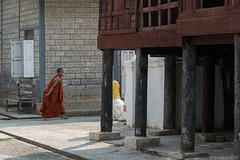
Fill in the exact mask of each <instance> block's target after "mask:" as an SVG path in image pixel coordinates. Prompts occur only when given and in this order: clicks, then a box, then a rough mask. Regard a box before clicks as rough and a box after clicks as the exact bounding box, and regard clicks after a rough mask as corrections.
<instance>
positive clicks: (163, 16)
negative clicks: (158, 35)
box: [138, 0, 178, 30]
mask: <svg viewBox="0 0 240 160" xmlns="http://www.w3.org/2000/svg"><path fill="white" fill-rule="evenodd" d="M138 14H139V15H140V29H142V30H151V29H164V28H169V27H170V26H175V24H176V20H177V17H178V0H141V5H140V8H139V9H138Z"/></svg>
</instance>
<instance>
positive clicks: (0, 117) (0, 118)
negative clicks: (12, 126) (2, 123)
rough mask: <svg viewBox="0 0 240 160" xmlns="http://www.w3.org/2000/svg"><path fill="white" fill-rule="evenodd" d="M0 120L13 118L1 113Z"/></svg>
mask: <svg viewBox="0 0 240 160" xmlns="http://www.w3.org/2000/svg"><path fill="white" fill-rule="evenodd" d="M0 120H11V118H9V117H6V116H1V115H0Z"/></svg>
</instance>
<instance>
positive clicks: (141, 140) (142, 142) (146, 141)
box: [124, 136, 160, 149]
mask: <svg viewBox="0 0 240 160" xmlns="http://www.w3.org/2000/svg"><path fill="white" fill-rule="evenodd" d="M159 145H160V138H154V137H135V136H132V137H125V138H124V147H126V148H132V149H144V148H148V147H154V146H159Z"/></svg>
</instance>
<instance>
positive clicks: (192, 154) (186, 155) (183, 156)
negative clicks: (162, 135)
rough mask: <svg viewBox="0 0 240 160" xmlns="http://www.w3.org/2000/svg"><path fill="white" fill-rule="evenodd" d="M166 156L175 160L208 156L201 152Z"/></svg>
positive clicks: (175, 153) (171, 153)
mask: <svg viewBox="0 0 240 160" xmlns="http://www.w3.org/2000/svg"><path fill="white" fill-rule="evenodd" d="M167 156H169V157H172V158H176V159H186V158H199V157H207V156H209V155H208V154H207V153H201V152H185V153H182V152H168V153H167Z"/></svg>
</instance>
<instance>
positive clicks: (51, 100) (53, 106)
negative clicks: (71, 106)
mask: <svg viewBox="0 0 240 160" xmlns="http://www.w3.org/2000/svg"><path fill="white" fill-rule="evenodd" d="M56 77H57V75H56V76H55V77H54V78H56ZM54 78H53V79H52V80H51V81H50V83H49V85H48V87H47V89H46V90H45V91H44V93H43V103H42V107H41V109H40V112H42V117H44V118H53V117H58V116H59V114H65V109H64V107H63V105H62V103H63V86H62V79H61V83H60V84H59V85H58V86H56V87H55V88H54V90H53V91H52V93H51V94H50V95H49V96H48V97H44V95H45V94H47V93H48V92H49V90H50V88H51V87H52V85H53V84H54Z"/></svg>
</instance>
